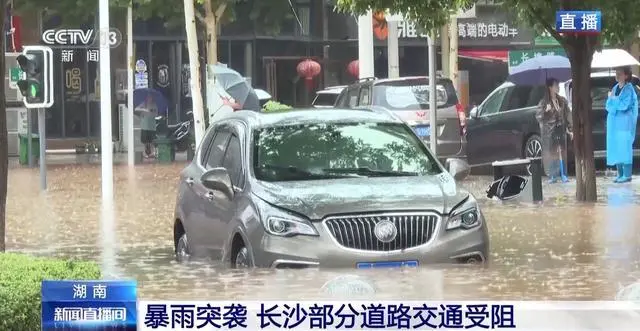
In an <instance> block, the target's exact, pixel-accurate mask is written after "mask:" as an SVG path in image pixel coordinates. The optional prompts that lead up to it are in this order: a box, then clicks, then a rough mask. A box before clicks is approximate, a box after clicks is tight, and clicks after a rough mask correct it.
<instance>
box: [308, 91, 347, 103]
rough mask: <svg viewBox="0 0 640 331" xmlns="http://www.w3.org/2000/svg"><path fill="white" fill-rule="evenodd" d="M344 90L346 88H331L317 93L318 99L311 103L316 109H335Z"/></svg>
mask: <svg viewBox="0 0 640 331" xmlns="http://www.w3.org/2000/svg"><path fill="white" fill-rule="evenodd" d="M344 88H345V86H331V87H327V88H325V89H324V90H320V91H318V92H316V97H315V98H314V99H313V102H311V105H312V106H313V107H314V108H333V107H334V106H335V104H336V99H338V95H340V92H342V90H343V89H344Z"/></svg>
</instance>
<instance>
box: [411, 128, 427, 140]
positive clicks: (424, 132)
mask: <svg viewBox="0 0 640 331" xmlns="http://www.w3.org/2000/svg"><path fill="white" fill-rule="evenodd" d="M413 130H415V132H416V134H417V135H418V137H421V138H422V137H429V136H430V135H431V127H430V126H417V127H415V128H414V129H413Z"/></svg>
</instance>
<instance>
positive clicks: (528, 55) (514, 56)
mask: <svg viewBox="0 0 640 331" xmlns="http://www.w3.org/2000/svg"><path fill="white" fill-rule="evenodd" d="M543 55H560V56H567V55H566V53H565V52H564V49H562V48H546V49H542V48H541V49H531V50H518V51H509V68H512V67H515V66H517V65H519V64H521V63H522V62H524V61H526V60H529V59H532V58H534V57H538V56H543Z"/></svg>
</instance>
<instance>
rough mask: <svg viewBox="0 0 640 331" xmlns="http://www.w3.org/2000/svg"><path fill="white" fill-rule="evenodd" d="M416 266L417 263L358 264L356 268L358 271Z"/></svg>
mask: <svg viewBox="0 0 640 331" xmlns="http://www.w3.org/2000/svg"><path fill="white" fill-rule="evenodd" d="M417 266H418V261H399V262H359V263H358V264H357V265H356V267H357V268H358V269H378V268H400V267H410V268H415V267H417Z"/></svg>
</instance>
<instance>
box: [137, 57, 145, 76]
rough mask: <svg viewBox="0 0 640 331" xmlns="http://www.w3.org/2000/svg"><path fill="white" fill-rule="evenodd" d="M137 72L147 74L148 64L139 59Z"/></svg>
mask: <svg viewBox="0 0 640 331" xmlns="http://www.w3.org/2000/svg"><path fill="white" fill-rule="evenodd" d="M135 69H136V72H138V73H141V72H147V63H146V62H144V60H143V59H139V60H138V61H136V68H135Z"/></svg>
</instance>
